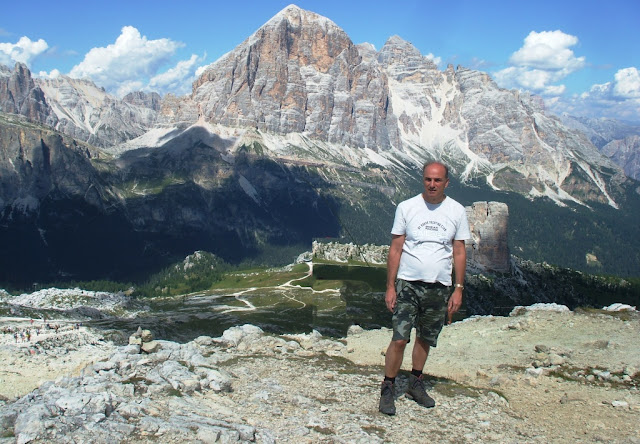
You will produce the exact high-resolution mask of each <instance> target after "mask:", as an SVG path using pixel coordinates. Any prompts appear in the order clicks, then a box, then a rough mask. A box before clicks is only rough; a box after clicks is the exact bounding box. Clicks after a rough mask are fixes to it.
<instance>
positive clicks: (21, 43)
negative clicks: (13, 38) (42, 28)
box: [0, 37, 49, 66]
mask: <svg viewBox="0 0 640 444" xmlns="http://www.w3.org/2000/svg"><path fill="white" fill-rule="evenodd" d="M47 49H49V45H48V44H47V42H45V41H44V40H42V39H39V40H38V41H35V42H34V41H32V40H31V39H30V38H29V37H20V40H18V42H17V43H15V44H14V43H0V63H2V64H3V65H9V66H11V65H14V64H15V63H16V62H20V63H24V64H25V65H27V66H30V65H31V62H32V61H33V60H34V59H35V58H36V57H38V56H39V55H40V54H42V53H44V52H45V51H46V50H47Z"/></svg>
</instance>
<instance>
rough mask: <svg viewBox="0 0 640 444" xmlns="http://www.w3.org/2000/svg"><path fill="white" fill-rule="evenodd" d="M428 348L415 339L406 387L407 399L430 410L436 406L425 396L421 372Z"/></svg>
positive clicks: (427, 345) (425, 343) (417, 338)
mask: <svg viewBox="0 0 640 444" xmlns="http://www.w3.org/2000/svg"><path fill="white" fill-rule="evenodd" d="M429 349H430V346H429V344H428V343H427V342H425V341H423V340H422V339H420V338H419V337H416V343H415V344H413V352H412V354H411V359H412V366H413V368H412V370H411V374H410V375H409V387H407V397H408V398H410V399H413V400H414V401H416V402H417V403H418V404H420V405H421V406H424V407H427V408H430V407H433V406H435V405H436V403H435V401H434V400H433V398H431V396H429V395H427V391H426V389H425V387H424V380H423V377H424V376H423V375H422V371H423V370H424V365H425V364H426V362H427V357H428V356H429Z"/></svg>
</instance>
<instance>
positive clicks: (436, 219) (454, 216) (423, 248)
mask: <svg viewBox="0 0 640 444" xmlns="http://www.w3.org/2000/svg"><path fill="white" fill-rule="evenodd" d="M422 177H423V182H424V191H423V192H422V193H421V194H418V195H417V196H415V197H413V198H411V199H408V200H405V201H403V202H401V203H400V204H399V205H398V207H397V209H396V215H395V219H394V221H393V228H392V229H391V234H392V239H391V247H390V248H389V256H388V259H387V291H386V294H385V303H386V305H387V308H388V309H389V311H391V312H392V313H393V318H392V319H393V337H392V338H391V343H390V344H389V347H388V349H387V354H386V356H385V378H384V381H383V383H382V389H381V395H380V406H379V409H380V411H381V412H382V413H385V414H387V415H395V413H396V408H395V403H394V400H395V389H394V383H395V378H396V376H397V375H398V372H399V371H400V366H401V365H402V358H403V355H404V349H405V347H406V345H407V344H408V343H409V341H410V339H411V330H412V328H415V329H416V341H415V344H414V346H413V352H412V366H413V367H412V370H411V375H410V376H409V387H408V389H407V392H406V396H407V397H409V398H411V399H413V400H415V401H416V402H417V403H418V404H420V405H422V406H424V407H427V408H429V407H433V406H435V401H434V400H433V399H432V398H431V397H430V396H429V395H427V392H426V390H425V387H424V381H423V375H422V371H423V369H424V365H425V363H426V362H427V356H428V355H429V349H430V347H435V346H436V343H437V339H438V335H439V334H440V331H441V330H442V327H443V325H444V321H445V315H447V317H448V320H449V322H451V316H452V315H453V314H454V313H455V312H457V311H458V309H460V305H461V304H462V290H463V289H464V275H465V269H466V259H467V255H466V250H465V244H464V241H465V239H470V238H471V233H470V231H469V223H468V221H467V215H466V211H465V209H464V207H463V206H462V205H460V204H459V203H458V202H456V201H455V200H453V199H452V198H450V197H448V196H445V194H444V190H445V188H447V186H448V185H449V170H448V168H447V167H446V166H445V165H443V164H442V163H439V162H431V163H427V164H425V166H424V168H423V171H422ZM452 260H453V267H454V268H455V285H454V286H453V287H454V288H453V293H452V292H451V291H450V287H451V284H452V280H451V274H452Z"/></svg>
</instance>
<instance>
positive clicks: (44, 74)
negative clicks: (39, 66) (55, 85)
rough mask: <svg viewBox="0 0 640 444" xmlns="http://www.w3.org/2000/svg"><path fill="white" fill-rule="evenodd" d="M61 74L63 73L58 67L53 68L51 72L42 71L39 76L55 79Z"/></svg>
mask: <svg viewBox="0 0 640 444" xmlns="http://www.w3.org/2000/svg"><path fill="white" fill-rule="evenodd" d="M61 75H62V73H61V72H60V71H58V70H57V69H52V70H51V72H46V71H40V72H39V73H38V75H37V77H41V78H43V79H55V78H57V77H60V76H61Z"/></svg>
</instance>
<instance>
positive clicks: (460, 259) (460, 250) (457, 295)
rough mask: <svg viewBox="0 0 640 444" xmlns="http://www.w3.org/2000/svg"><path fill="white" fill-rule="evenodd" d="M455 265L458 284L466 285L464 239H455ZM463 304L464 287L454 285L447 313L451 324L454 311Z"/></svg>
mask: <svg viewBox="0 0 640 444" xmlns="http://www.w3.org/2000/svg"><path fill="white" fill-rule="evenodd" d="M453 267H454V270H455V274H456V282H455V283H456V284H460V285H464V275H465V273H466V271H467V249H466V247H465V245H464V241H463V240H454V241H453ZM461 305H462V288H460V287H453V294H452V295H451V297H450V298H449V305H448V307H447V315H448V319H449V324H451V317H452V316H453V314H454V313H456V312H457V311H458V310H460V306H461Z"/></svg>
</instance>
